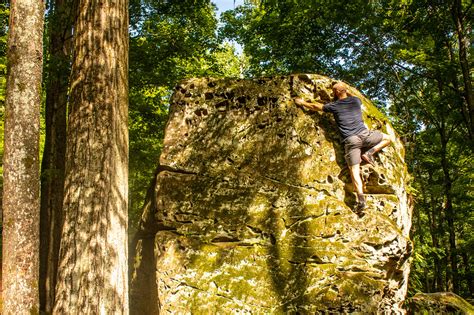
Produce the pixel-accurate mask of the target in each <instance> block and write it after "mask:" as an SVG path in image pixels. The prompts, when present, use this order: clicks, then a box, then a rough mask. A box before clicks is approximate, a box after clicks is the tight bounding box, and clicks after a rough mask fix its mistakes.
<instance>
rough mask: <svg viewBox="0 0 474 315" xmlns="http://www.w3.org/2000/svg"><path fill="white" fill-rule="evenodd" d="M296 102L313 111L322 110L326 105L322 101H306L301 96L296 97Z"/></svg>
mask: <svg viewBox="0 0 474 315" xmlns="http://www.w3.org/2000/svg"><path fill="white" fill-rule="evenodd" d="M295 103H296V104H298V105H300V106H303V107H304V108H306V109H309V110H312V111H322V110H323V106H324V104H323V103H320V102H306V101H305V100H304V99H302V98H301V97H295Z"/></svg>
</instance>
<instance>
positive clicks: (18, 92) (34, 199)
mask: <svg viewBox="0 0 474 315" xmlns="http://www.w3.org/2000/svg"><path fill="white" fill-rule="evenodd" d="M10 10H11V11H10V26H9V38H8V53H7V56H8V61H9V63H8V79H7V88H6V115H5V153H4V164H3V167H4V188H3V189H4V194H3V261H2V264H3V266H2V270H3V307H2V314H5V315H8V314H27V313H28V314H29V313H35V314H36V313H38V309H39V299H38V270H39V250H38V248H39V224H38V222H39V208H40V205H39V202H40V201H39V128H40V105H41V77H42V64H43V15H44V3H43V1H38V0H12V1H11V3H10Z"/></svg>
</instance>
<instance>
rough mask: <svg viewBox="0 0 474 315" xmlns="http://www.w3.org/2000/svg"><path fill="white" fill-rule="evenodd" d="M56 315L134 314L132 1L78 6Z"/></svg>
mask: <svg viewBox="0 0 474 315" xmlns="http://www.w3.org/2000/svg"><path fill="white" fill-rule="evenodd" d="M76 16H77V20H76V24H75V27H74V45H73V47H74V48H73V50H74V57H73V64H72V74H71V89H70V104H69V107H70V109H69V117H68V130H67V137H68V139H67V148H66V180H65V189H64V204H63V209H64V227H63V232H62V238H61V249H60V263H59V273H58V283H57V286H56V301H55V306H54V310H53V313H55V314H79V313H80V314H127V313H128V277H127V199H128V196H127V195H128V187H127V184H128V183H127V181H128V129H127V120H128V1H127V0H103V1H96V0H79V1H78V5H77V14H76Z"/></svg>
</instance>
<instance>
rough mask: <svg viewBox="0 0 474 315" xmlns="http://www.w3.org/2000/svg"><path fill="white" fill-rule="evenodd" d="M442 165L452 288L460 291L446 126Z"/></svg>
mask: <svg viewBox="0 0 474 315" xmlns="http://www.w3.org/2000/svg"><path fill="white" fill-rule="evenodd" d="M440 136H441V167H442V169H443V175H444V181H443V188H444V212H445V213H446V221H447V223H448V233H449V263H450V265H451V275H452V290H453V292H454V293H456V294H458V293H459V276H458V253H457V248H456V231H455V226H454V221H455V214H454V209H453V202H452V195H451V190H452V180H451V175H450V173H449V165H448V157H447V154H448V153H447V144H448V143H447V142H448V140H447V138H446V134H445V131H444V128H443V129H441V132H440Z"/></svg>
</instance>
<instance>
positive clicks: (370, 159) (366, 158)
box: [361, 151, 375, 166]
mask: <svg viewBox="0 0 474 315" xmlns="http://www.w3.org/2000/svg"><path fill="white" fill-rule="evenodd" d="M361 157H362V160H364V161H366V162H367V163H369V164H370V165H372V166H375V161H374V156H373V154H372V153H370V152H368V151H367V152H365V153H364V154H362V156H361Z"/></svg>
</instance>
